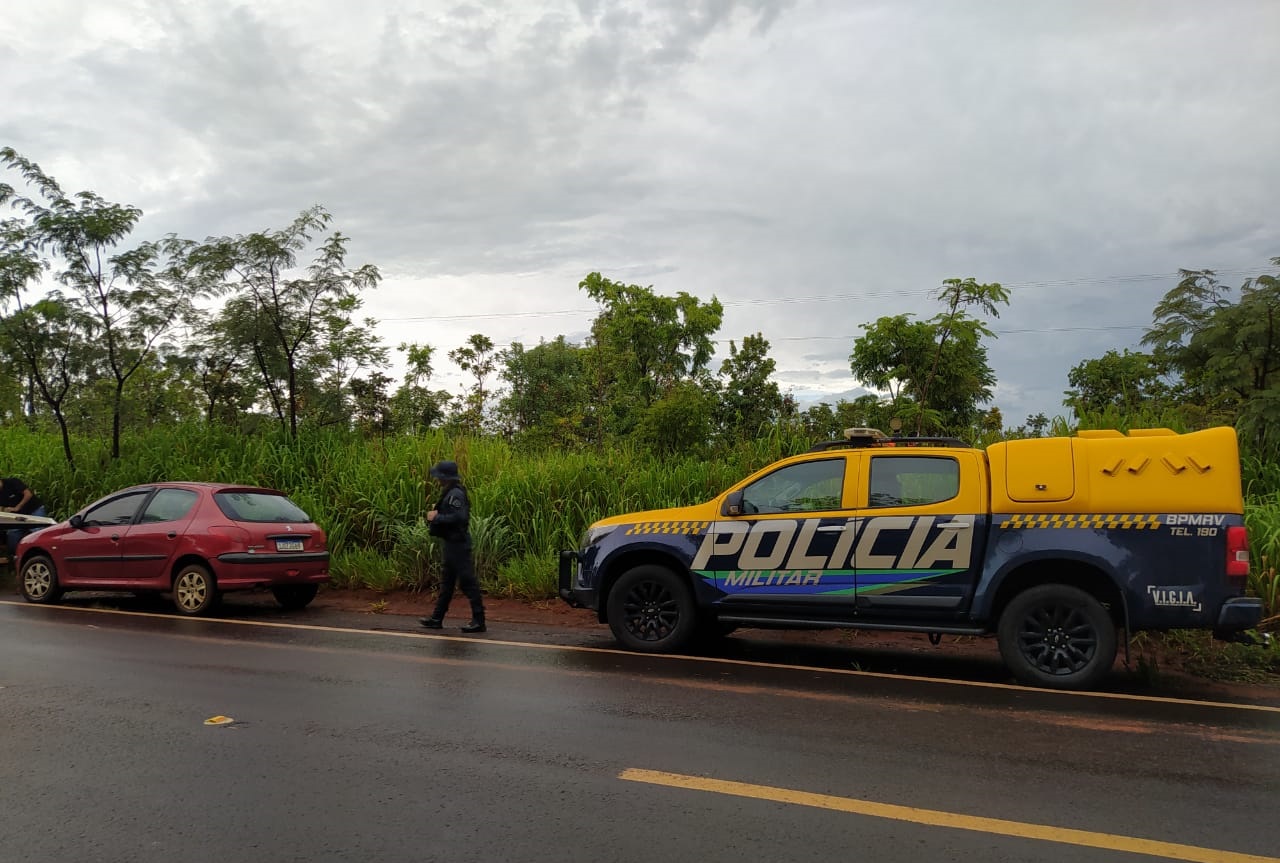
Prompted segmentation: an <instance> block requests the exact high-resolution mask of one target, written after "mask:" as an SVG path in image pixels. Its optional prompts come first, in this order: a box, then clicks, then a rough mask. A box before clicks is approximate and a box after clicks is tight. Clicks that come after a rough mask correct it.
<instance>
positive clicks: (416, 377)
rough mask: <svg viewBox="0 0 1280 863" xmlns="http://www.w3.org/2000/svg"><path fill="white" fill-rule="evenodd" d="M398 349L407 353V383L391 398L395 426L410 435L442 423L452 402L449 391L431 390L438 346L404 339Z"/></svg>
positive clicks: (405, 381) (405, 378)
mask: <svg viewBox="0 0 1280 863" xmlns="http://www.w3.org/2000/svg"><path fill="white" fill-rule="evenodd" d="M397 350H399V351H402V352H403V353H404V354H405V361H406V369H405V375H404V383H403V384H402V385H401V386H400V388H399V389H398V390H396V393H395V395H394V396H392V397H391V405H392V414H393V416H394V418H395V425H396V426H397V427H398V428H403V429H404V430H406V431H407V432H408V433H409V434H417V433H418V432H419V431H421V430H423V429H428V428H431V427H433V426H435V425H438V424H439V423H440V421H441V420H442V419H444V408H445V405H447V404H448V403H449V393H448V391H447V390H432V389H428V387H427V382H428V381H429V380H431V374H432V371H433V369H432V368H431V358H432V357H433V356H434V355H435V348H433V347H432V346H431V345H418V344H412V343H408V342H401V343H400V346H399V347H398V348H397Z"/></svg>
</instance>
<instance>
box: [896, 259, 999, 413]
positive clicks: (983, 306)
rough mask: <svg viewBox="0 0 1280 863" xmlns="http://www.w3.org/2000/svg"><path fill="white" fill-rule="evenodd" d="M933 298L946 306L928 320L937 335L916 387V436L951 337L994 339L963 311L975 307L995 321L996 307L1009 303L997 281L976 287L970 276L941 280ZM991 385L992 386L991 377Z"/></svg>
mask: <svg viewBox="0 0 1280 863" xmlns="http://www.w3.org/2000/svg"><path fill="white" fill-rule="evenodd" d="M935 298H936V299H938V300H939V301H940V302H942V303H943V304H944V305H945V306H946V310H945V311H943V312H942V313H941V314H939V315H937V316H935V317H934V318H933V320H932V321H930V323H931V324H933V326H934V328H935V331H936V334H937V345H936V347H935V350H934V352H933V366H932V367H931V368H930V369H929V374H928V375H927V376H926V377H925V379H924V384H923V385H922V386H921V387H920V395H919V403H920V408H921V411H920V415H919V417H918V418H917V419H916V434H921V431H922V429H923V427H924V414H925V411H926V410H927V409H928V408H929V407H931V405H930V403H929V390H930V388H931V387H932V386H933V383H934V381H935V380H937V378H938V376H939V371H940V366H941V363H942V358H943V354H944V352H945V351H946V345H947V342H948V341H949V340H950V339H951V338H952V337H953V336H955V337H956V338H959V339H963V338H969V339H972V340H974V341H975V342H976V341H979V340H980V337H981V336H987V337H988V338H995V334H994V333H993V332H991V330H990V328H988V327H987V326H986V325H985V324H983V323H982V322H981V321H979V320H977V319H975V318H971V317H969V316H968V314H967V313H966V311H965V310H966V309H968V308H970V307H974V306H976V307H977V308H978V309H979V310H980V311H981V312H983V313H985V314H988V315H990V316H991V317H993V318H998V317H1000V311H999V309H998V308H997V307H996V306H997V304H998V303H999V304H1004V305H1008V304H1009V292H1008V291H1006V290H1005V289H1004V288H1003V287H1002V286H1001V285H1000V283H999V282H992V283H991V284H988V285H980V284H978V282H977V281H976V280H975V279H973V278H972V277H970V278H967V279H963V280H961V279H943V281H942V287H940V288H939V289H938V292H937V294H936V295H935ZM992 383H994V378H993V380H992ZM988 398H990V396H988Z"/></svg>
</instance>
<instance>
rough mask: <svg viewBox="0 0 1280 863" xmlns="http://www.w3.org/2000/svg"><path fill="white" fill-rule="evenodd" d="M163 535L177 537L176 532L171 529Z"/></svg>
mask: <svg viewBox="0 0 1280 863" xmlns="http://www.w3.org/2000/svg"><path fill="white" fill-rule="evenodd" d="M165 536H167V537H169V539H177V538H178V534H177V532H176V531H172V530H171V531H169V532H168V533H167V534H165Z"/></svg>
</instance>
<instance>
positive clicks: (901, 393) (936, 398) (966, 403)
mask: <svg viewBox="0 0 1280 863" xmlns="http://www.w3.org/2000/svg"><path fill="white" fill-rule="evenodd" d="M863 329H864V330H865V331H866V334H865V335H863V336H861V337H859V338H858V339H857V340H856V341H855V342H854V345H853V353H852V354H850V357H849V368H850V370H851V371H852V372H853V376H854V378H855V379H856V380H858V381H859V382H861V383H863V384H865V385H866V386H869V387H872V388H874V389H877V390H882V391H885V392H888V393H889V396H890V397H889V408H890V411H891V412H892V414H893V415H894V416H897V417H898V418H900V419H901V420H902V421H903V423H904V427H907V428H910V427H912V426H914V427H915V428H916V429H917V430H921V431H923V432H928V433H943V432H947V431H955V430H964V429H968V428H970V427H971V426H972V425H973V424H974V422H975V421H976V420H977V418H978V412H979V408H978V405H980V404H984V403H986V402H989V401H990V400H991V388H992V386H994V384H995V373H994V372H992V370H991V366H990V365H988V363H987V349H986V348H985V347H984V346H983V345H982V343H981V337H982V332H983V329H984V327H983V326H982V325H981V324H980V323H979V322H977V321H972V320H958V321H954V322H952V324H951V325H950V329H949V330H948V331H947V333H946V339H945V340H943V339H942V337H943V331H942V330H941V328H940V327H939V325H938V324H936V323H932V322H926V321H915V320H912V319H911V316H910V315H895V316H891V317H883V318H880V319H879V320H877V321H876V322H875V323H874V324H869V325H865V326H864V327H863ZM935 355H937V356H938V359H937V368H936V370H935V369H934V362H935ZM926 383H928V390H927V391H926ZM922 397H923V398H927V399H928V401H927V402H926V401H924V400H923V398H922Z"/></svg>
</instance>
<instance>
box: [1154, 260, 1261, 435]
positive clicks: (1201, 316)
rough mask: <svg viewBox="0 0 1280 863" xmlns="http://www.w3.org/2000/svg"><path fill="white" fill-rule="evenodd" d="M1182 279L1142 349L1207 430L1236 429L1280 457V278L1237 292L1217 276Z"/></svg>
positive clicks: (1195, 274) (1253, 282) (1204, 273)
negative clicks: (1172, 378)
mask: <svg viewBox="0 0 1280 863" xmlns="http://www.w3.org/2000/svg"><path fill="white" fill-rule="evenodd" d="M1272 264H1274V265H1276V266H1280V258H1273V259H1272ZM1181 275H1182V280H1181V281H1180V282H1179V283H1178V285H1177V286H1176V287H1175V288H1173V289H1172V290H1170V291H1169V292H1168V293H1167V294H1165V296H1164V298H1163V299H1162V300H1161V301H1160V303H1159V304H1157V305H1156V308H1155V310H1154V312H1153V319H1154V320H1153V324H1152V327H1151V329H1150V330H1148V331H1147V334H1146V336H1145V337H1144V338H1143V343H1144V344H1147V345H1151V346H1152V349H1153V357H1154V361H1155V363H1156V364H1157V366H1159V367H1160V368H1162V369H1167V370H1168V371H1169V372H1170V373H1172V374H1173V375H1174V376H1175V377H1176V379H1177V384H1178V393H1177V395H1178V401H1179V402H1180V403H1181V404H1184V405H1189V406H1192V405H1193V406H1197V407H1198V409H1199V410H1200V411H1202V412H1203V413H1205V414H1206V421H1205V424H1213V423H1215V422H1226V423H1233V424H1235V425H1236V427H1237V429H1238V430H1239V431H1240V433H1241V435H1242V436H1243V437H1244V438H1246V439H1247V440H1248V441H1249V442H1250V443H1252V444H1253V445H1255V446H1257V447H1259V448H1260V449H1264V450H1267V451H1270V452H1276V451H1280V432H1277V431H1276V429H1277V427H1278V425H1280V326H1278V324H1280V278H1277V277H1275V276H1271V275H1260V276H1257V277H1255V278H1251V279H1246V280H1245V282H1244V283H1243V285H1241V287H1240V289H1239V291H1238V292H1236V291H1233V290H1232V289H1230V288H1227V287H1224V286H1223V285H1222V284H1221V283H1220V282H1219V281H1218V279H1217V277H1216V275H1215V274H1214V272H1213V271H1212V270H1182V271H1181Z"/></svg>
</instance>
